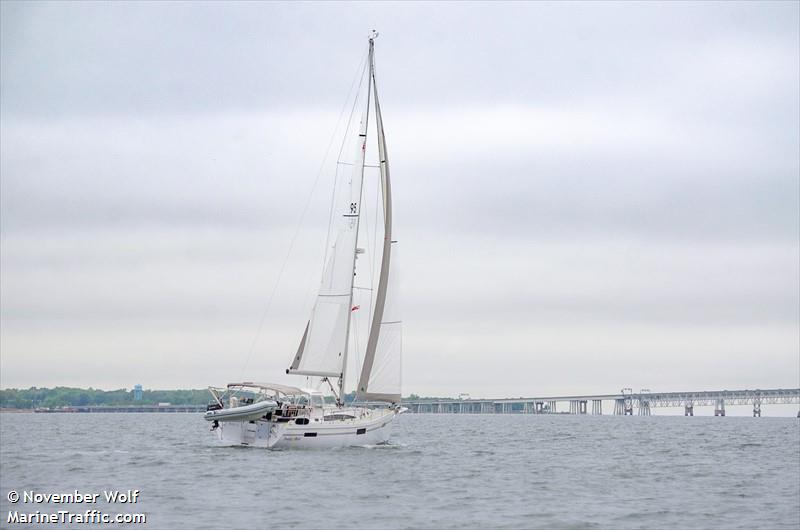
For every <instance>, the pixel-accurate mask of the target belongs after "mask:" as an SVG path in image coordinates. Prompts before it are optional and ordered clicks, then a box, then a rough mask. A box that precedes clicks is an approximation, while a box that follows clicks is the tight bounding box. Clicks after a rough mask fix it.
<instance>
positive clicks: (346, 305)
mask: <svg viewBox="0 0 800 530" xmlns="http://www.w3.org/2000/svg"><path fill="white" fill-rule="evenodd" d="M368 115H369V91H368V92H367V102H366V106H365V108H364V113H363V115H362V117H361V126H360V127H359V135H358V141H357V142H356V144H357V149H358V151H357V153H356V162H355V163H354V164H353V171H352V173H351V176H350V180H349V181H348V182H347V184H346V187H347V189H346V190H345V193H342V194H341V197H340V200H339V204H338V205H337V206H336V209H335V211H336V212H338V213H339V214H340V217H339V219H338V221H337V231H336V236H335V239H334V244H333V248H332V249H331V251H330V256H329V258H328V263H327V264H326V265H325V270H324V272H323V274H322V283H321V285H320V288H319V293H318V294H317V299H316V302H315V304H314V309H313V310H312V311H311V318H310V319H309V321H308V324H307V325H306V331H305V333H304V334H303V338H302V340H301V341H300V347H299V348H298V349H297V354H296V355H295V356H294V359H293V360H292V365H291V366H290V367H289V369H287V370H286V372H287V373H291V374H299V375H311V376H320V377H338V378H342V377H343V374H344V370H345V366H346V359H347V341H348V332H349V326H350V312H351V309H352V307H351V304H352V302H353V272H354V269H355V257H356V243H357V241H358V224H359V218H360V212H361V190H362V183H363V180H364V156H365V152H366V143H367V120H368Z"/></svg>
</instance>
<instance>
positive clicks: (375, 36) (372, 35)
mask: <svg viewBox="0 0 800 530" xmlns="http://www.w3.org/2000/svg"><path fill="white" fill-rule="evenodd" d="M378 35H379V33H378V32H377V31H375V30H374V29H373V30H372V33H370V34H369V41H370V42H372V41H374V40H375V39H377V38H378Z"/></svg>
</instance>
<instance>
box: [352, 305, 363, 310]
mask: <svg viewBox="0 0 800 530" xmlns="http://www.w3.org/2000/svg"><path fill="white" fill-rule="evenodd" d="M359 309H361V306H360V305H354V306H353V309H351V310H350V311H358V310H359Z"/></svg>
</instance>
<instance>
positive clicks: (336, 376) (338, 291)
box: [204, 31, 403, 449]
mask: <svg viewBox="0 0 800 530" xmlns="http://www.w3.org/2000/svg"><path fill="white" fill-rule="evenodd" d="M377 36H378V34H377V33H376V32H374V31H373V32H372V34H371V35H370V37H369V50H368V56H367V61H368V66H369V71H368V74H367V80H368V81H367V87H366V95H365V97H364V100H365V104H364V107H363V111H362V116H361V121H360V124H359V127H358V137H357V138H355V147H356V156H355V161H354V163H353V164H352V165H351V175H350V178H349V180H347V181H346V182H345V186H344V189H343V192H342V193H340V194H339V197H338V198H337V199H336V202H335V204H334V205H333V208H334V213H335V214H337V215H338V216H339V218H338V219H337V220H336V222H335V227H336V232H335V234H336V235H335V239H334V243H333V245H332V247H330V248H329V249H328V252H327V260H326V263H325V266H324V271H323V275H322V282H321V285H320V289H319V292H318V294H317V297H316V300H315V303H314V307H313V309H312V311H311V316H310V318H309V319H308V322H307V324H306V326H305V331H304V332H303V334H302V337H301V338H300V343H299V347H298V348H297V351H296V353H295V354H294V355H293V356H292V358H291V363H290V366H289V368H288V369H287V370H286V373H287V374H293V375H299V376H304V377H306V378H318V379H319V385H327V389H328V390H329V391H330V393H332V394H333V398H334V400H333V402H332V403H327V402H326V399H325V395H324V394H323V391H322V390H320V389H319V388H302V387H294V386H288V385H282V384H273V383H256V382H252V381H245V382H238V383H231V384H229V385H227V386H226V387H224V388H213V387H211V388H209V390H210V391H211V394H212V396H213V398H214V401H213V402H212V403H211V404H210V405H209V406H208V407H207V409H208V410H207V411H206V413H205V415H204V418H205V420H206V421H209V422H211V424H212V431H214V432H216V434H217V437H218V439H219V441H221V442H222V443H224V444H225V445H237V446H239V445H242V446H255V447H265V448H270V449H284V448H328V447H345V446H355V445H377V444H385V443H387V442H388V440H389V436H390V431H391V426H392V422H393V420H394V419H395V418H396V416H397V415H398V414H400V413H401V412H402V410H403V409H402V408H401V407H400V395H401V370H400V369H401V365H400V363H401V354H402V321H401V320H400V317H399V315H398V313H397V311H396V310H397V306H396V296H395V294H394V290H395V289H396V287H397V282H396V267H395V266H394V262H393V257H394V256H395V254H396V246H397V241H396V240H395V239H393V233H392V187H391V181H390V178H389V159H388V154H387V152H386V136H385V133H384V127H383V119H382V117H381V107H380V103H379V100H378V88H377V85H376V82H375V55H374V49H375V38H376V37H377ZM370 110H372V113H373V114H374V117H375V130H376V136H377V153H378V158H379V162H378V164H377V166H378V168H379V169H380V189H381V192H382V193H381V197H382V205H381V206H382V208H381V213H382V218H383V240H382V242H381V244H380V247H381V248H380V252H379V251H378V249H377V246H378V245H377V244H376V248H375V255H376V257H377V255H378V253H379V254H380V258H381V261H380V273H379V276H378V282H377V286H376V287H374V288H373V289H372V291H374V292H372V293H371V294H372V295H373V297H374V298H373V301H372V303H371V304H370V305H372V306H373V307H372V312H371V321H370V324H369V335H368V338H367V342H366V348H365V351H364V357H363V363H361V366H360V375H359V378H358V382H357V386H356V403H357V404H358V405H353V404H349V405H348V404H346V403H345V388H346V387H345V384H346V375H347V371H348V366H347V364H348V357H351V356H353V353H354V352H353V351H352V350H353V349H354V348H351V347H350V342H351V334H352V330H351V327H352V323H353V313H354V311H355V310H357V309H358V306H354V305H353V304H354V289H356V286H355V285H354V279H355V277H356V263H357V259H358V256H359V255H360V254H363V253H364V249H361V248H358V241H359V226H360V221H361V217H362V190H363V181H364V168H365V167H366V166H367V164H366V152H367V145H368V143H367V142H368V139H367V132H368V122H369V116H370ZM370 167H373V166H370ZM355 357H356V359H357V358H358V356H357V355H356V356H355Z"/></svg>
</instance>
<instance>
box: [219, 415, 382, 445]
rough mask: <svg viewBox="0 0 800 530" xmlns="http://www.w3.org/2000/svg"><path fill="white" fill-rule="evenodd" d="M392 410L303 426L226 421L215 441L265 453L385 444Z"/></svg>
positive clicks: (259, 421) (258, 421)
mask: <svg viewBox="0 0 800 530" xmlns="http://www.w3.org/2000/svg"><path fill="white" fill-rule="evenodd" d="M396 415H397V412H396V411H395V410H394V409H358V415H357V416H356V417H355V418H352V419H341V420H332V421H330V420H329V421H324V420H322V419H319V418H313V419H311V421H310V422H309V423H307V424H305V425H298V424H296V423H295V421H294V420H292V421H288V422H273V421H270V420H265V419H259V420H255V421H227V422H224V423H220V425H219V427H218V428H216V429H215V431H216V433H217V437H218V439H219V441H220V442H221V443H222V444H223V445H227V446H250V447H263V448H267V449H330V448H336V447H351V446H364V445H379V444H384V443H386V442H387V441H388V440H389V435H390V433H391V428H392V421H393V420H394V418H395V416H396Z"/></svg>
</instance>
